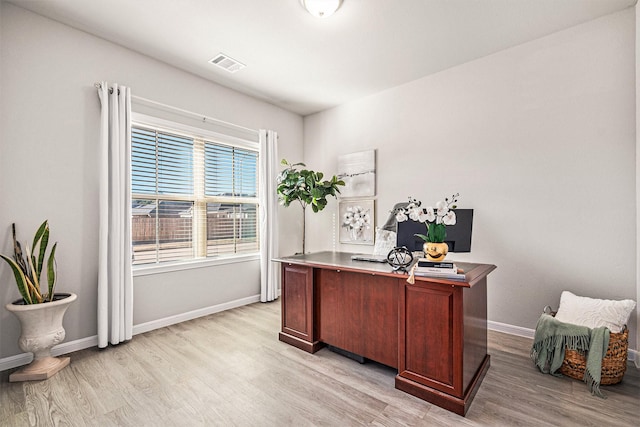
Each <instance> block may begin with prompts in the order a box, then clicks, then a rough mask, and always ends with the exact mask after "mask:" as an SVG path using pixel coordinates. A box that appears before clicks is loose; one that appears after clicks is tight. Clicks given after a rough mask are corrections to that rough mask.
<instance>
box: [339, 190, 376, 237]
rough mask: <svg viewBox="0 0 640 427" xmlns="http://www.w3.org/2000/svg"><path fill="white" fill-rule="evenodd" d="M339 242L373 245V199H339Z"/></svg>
mask: <svg viewBox="0 0 640 427" xmlns="http://www.w3.org/2000/svg"><path fill="white" fill-rule="evenodd" d="M338 211H339V218H340V243H351V244H357V245H373V243H374V234H375V229H374V228H375V227H374V224H375V217H374V201H373V200H340V202H339V203H338Z"/></svg>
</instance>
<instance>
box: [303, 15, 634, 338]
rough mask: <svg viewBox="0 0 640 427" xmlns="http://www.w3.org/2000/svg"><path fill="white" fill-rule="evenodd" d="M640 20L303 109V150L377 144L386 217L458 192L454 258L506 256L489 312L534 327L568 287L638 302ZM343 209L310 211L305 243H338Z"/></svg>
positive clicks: (329, 157) (574, 32) (320, 152)
mask: <svg viewBox="0 0 640 427" xmlns="http://www.w3.org/2000/svg"><path fill="white" fill-rule="evenodd" d="M634 25H635V23H634V11H633V9H628V10H625V11H622V12H619V13H616V14H613V15H609V16H606V17H603V18H601V19H598V20H595V21H591V22H588V23H585V24H583V25H580V26H577V27H574V28H571V29H568V30H565V31H562V32H559V33H556V34H553V35H551V36H548V37H545V38H542V39H538V40H535V41H532V42H529V43H526V44H523V45H520V46H517V47H514V48H511V49H509V50H506V51H502V52H499V53H497V54H494V55H491V56H488V57H485V58H481V59H479V60H476V61H473V62H469V63H466V64H463V65H460V66H458V67H455V68H452V69H449V70H446V71H443V72H441V73H438V74H435V75H432V76H428V77H425V78H422V79H420V80H417V81H414V82H411V83H409V84H406V85H403V86H399V87H396V88H393V89H390V90H387V91H384V92H382V93H379V94H376V95H373V96H370V97H367V98H364V99H361V100H358V101H355V102H351V103H348V104H345V105H342V106H339V107H337V108H334V109H331V110H328V111H325V112H322V113H318V114H314V115H311V116H308V117H305V121H304V125H305V126H304V134H305V144H304V154H305V161H306V163H307V164H308V165H309V166H310V167H313V168H316V169H320V170H323V171H324V172H326V173H335V172H336V162H337V158H338V156H339V155H341V154H346V153H351V152H355V151H361V150H366V149H371V148H375V149H377V185H378V190H377V194H378V196H377V206H376V209H377V212H376V214H377V218H376V223H377V224H378V225H382V224H383V223H384V221H385V219H386V217H387V213H388V211H389V209H391V207H392V206H393V204H394V203H396V202H399V201H404V200H406V198H407V196H413V197H416V198H418V199H420V200H422V201H423V202H425V203H427V204H434V203H435V202H436V201H438V200H440V199H442V198H444V197H445V196H448V195H451V194H452V193H455V192H460V199H459V207H466V208H473V209H475V218H474V230H473V243H472V252H471V253H470V254H456V255H455V256H452V258H453V259H457V260H468V261H476V262H483V263H492V264H496V265H497V266H498V269H497V270H496V271H495V272H493V273H492V274H491V275H490V277H489V295H488V297H489V302H488V304H489V306H488V309H489V313H488V315H489V319H490V320H491V321H494V322H501V323H505V324H509V325H515V326H520V327H525V328H534V327H535V323H536V320H537V319H538V317H539V314H540V312H541V310H542V308H543V307H544V306H545V305H547V304H551V305H555V306H556V307H557V305H558V302H559V297H560V293H561V291H562V290H563V289H567V290H571V291H573V292H575V293H577V294H580V295H588V296H592V297H601V298H612V299H618V298H632V299H634V300H637V287H636V232H635V227H636V191H635V182H636V176H635V170H636V160H635V90H634V82H635V74H634V67H635V62H634ZM363 72H366V70H363ZM335 212H336V204H335V203H334V204H333V205H332V206H329V207H328V208H327V210H326V211H325V212H321V213H320V214H319V215H317V216H313V215H310V216H309V219H308V222H307V224H308V227H309V246H308V247H309V250H311V251H317V250H323V249H331V248H333V246H334V242H333V240H332V236H333V234H334V233H332V232H327V230H332V220H333V218H332V215H333V214H335ZM336 234H337V231H336ZM336 247H337V248H338V249H342V250H347V251H352V252H355V251H362V250H363V249H365V250H371V249H372V247H368V248H367V247H362V246H348V245H340V244H339V243H338V244H336ZM630 323H631V325H630V326H631V332H632V335H633V338H632V341H635V330H636V314H635V313H634V314H633V315H632V319H631V321H630ZM631 344H632V346H635V342H632V343H631Z"/></svg>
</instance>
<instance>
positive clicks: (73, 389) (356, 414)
mask: <svg viewBox="0 0 640 427" xmlns="http://www.w3.org/2000/svg"><path fill="white" fill-rule="evenodd" d="M279 328H280V304H279V302H275V303H269V304H260V303H258V304H252V305H249V306H244V307H240V308H237V309H234V310H229V311H226V312H222V313H218V314H214V315H211V316H207V317H204V318H200V319H197V320H192V321H189V322H185V323H182V324H178V325H174V326H170V327H167V328H163V329H159V330H156V331H152V332H148V333H146V334H143V335H138V336H135V337H134V339H133V340H132V341H131V342H129V343H127V344H124V345H120V346H117V347H113V348H110V349H107V350H102V351H101V350H97V349H87V350H83V351H79V352H76V353H73V354H71V365H70V366H69V367H67V368H65V369H64V370H62V371H61V372H60V373H58V374H57V375H56V376H55V377H53V378H51V379H49V380H48V381H41V382H31V383H9V382H8V376H9V373H10V372H9V371H5V372H2V373H0V425H2V426H12V427H13V426H29V425H31V426H49V425H70V426H84V425H87V426H136V427H138V426H199V425H201V426H261V427H262V426H359V425H377V426H381V425H383V426H517V425H519V426H547V425H558V426H574V425H575V426H589V425H593V426H613V425H615V426H637V425H638V423H639V420H640V374H639V371H638V370H637V369H636V368H635V367H633V366H632V365H629V369H628V371H627V374H626V376H625V378H624V380H623V382H622V383H621V384H619V385H615V386H605V387H603V390H604V392H605V393H606V394H607V395H608V399H606V400H603V399H600V398H597V397H593V396H591V395H590V394H589V392H588V391H587V389H586V386H585V385H584V384H583V383H582V382H580V381H575V380H571V379H568V378H555V377H551V376H549V375H542V374H540V373H539V372H537V370H536V368H535V367H534V366H533V363H532V362H531V361H530V359H529V348H530V345H531V341H530V340H528V339H525V338H519V337H513V336H510V335H504V334H500V333H493V332H490V335H489V346H490V350H489V353H490V354H491V368H490V369H489V372H488V374H487V376H486V377H485V379H484V382H483V384H482V386H481V387H480V390H479V392H478V394H477V395H476V398H475V400H474V402H473V404H472V405H471V408H470V410H469V412H468V414H467V417H466V418H462V417H460V416H458V415H455V414H453V413H451V412H448V411H445V410H443V409H441V408H438V407H436V406H433V405H431V404H429V403H427V402H424V401H422V400H420V399H418V398H415V397H413V396H410V395H408V394H405V393H403V392H401V391H399V390H396V389H395V388H394V376H395V374H396V372H395V371H394V370H393V369H390V368H387V367H384V366H381V365H378V364H375V363H366V364H363V365H360V364H358V363H357V362H354V361H352V360H350V359H347V358H345V357H343V356H340V355H338V354H336V353H332V352H330V351H329V350H327V349H323V350H321V351H319V352H318V353H316V354H314V355H311V354H308V353H305V352H303V351H301V350H298V349H296V348H293V347H291V346H289V345H287V344H284V343H281V342H279V341H278V338H277V333H278V331H279Z"/></svg>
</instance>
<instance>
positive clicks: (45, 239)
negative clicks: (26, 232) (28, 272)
mask: <svg viewBox="0 0 640 427" xmlns="http://www.w3.org/2000/svg"><path fill="white" fill-rule="evenodd" d="M42 225H43V226H44V225H46V227H45V229H44V233H42V236H41V239H40V251H39V253H38V258H37V261H38V262H37V265H36V267H37V270H36V275H37V276H38V282H40V275H41V274H42V264H44V257H45V255H46V252H47V246H48V245H49V226H48V224H47V221H45V222H43V223H42ZM41 228H42V226H41ZM34 242H35V241H34ZM33 250H34V251H35V250H36V247H35V243H34V246H33Z"/></svg>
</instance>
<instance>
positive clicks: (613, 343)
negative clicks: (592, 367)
mask: <svg viewBox="0 0 640 427" xmlns="http://www.w3.org/2000/svg"><path fill="white" fill-rule="evenodd" d="M628 348H629V329H627V328H626V327H625V329H624V330H623V331H622V332H620V333H618V334H615V333H613V332H611V333H610V334H609V347H607V354H606V355H605V356H604V358H602V374H601V375H602V376H601V379H600V384H602V385H610V384H618V383H619V382H620V381H622V377H623V376H624V373H625V372H626V371H627V349H628ZM586 365H587V358H586V357H585V354H584V353H582V352H580V351H577V350H569V349H568V348H567V349H565V352H564V361H563V362H562V366H561V367H560V373H562V374H563V375H566V376H568V377H571V378H575V379H577V380H581V381H582V379H583V378H584V370H585V368H586Z"/></svg>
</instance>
